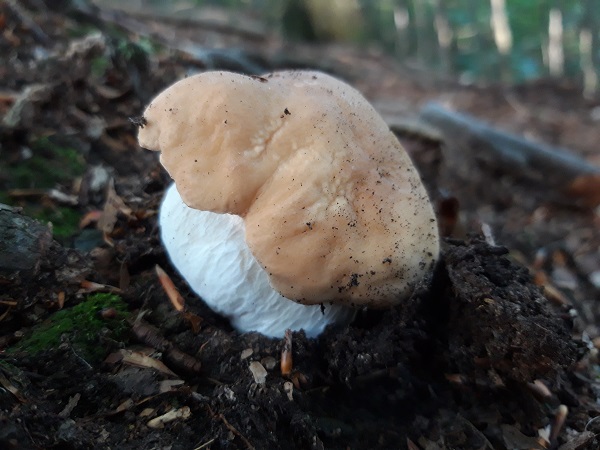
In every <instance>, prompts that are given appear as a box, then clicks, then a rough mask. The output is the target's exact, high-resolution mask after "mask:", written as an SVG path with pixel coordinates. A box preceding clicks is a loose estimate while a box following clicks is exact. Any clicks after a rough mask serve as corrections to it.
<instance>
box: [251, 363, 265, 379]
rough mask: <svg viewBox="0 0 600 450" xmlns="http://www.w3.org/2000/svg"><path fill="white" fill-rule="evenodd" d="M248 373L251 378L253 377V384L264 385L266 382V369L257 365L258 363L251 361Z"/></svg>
mask: <svg viewBox="0 0 600 450" xmlns="http://www.w3.org/2000/svg"><path fill="white" fill-rule="evenodd" d="M249 369H250V372H252V376H253V377H254V382H255V383H256V384H265V382H266V381H267V369H265V368H264V366H263V365H262V364H261V363H259V362H258V361H252V362H251V363H250V366H249Z"/></svg>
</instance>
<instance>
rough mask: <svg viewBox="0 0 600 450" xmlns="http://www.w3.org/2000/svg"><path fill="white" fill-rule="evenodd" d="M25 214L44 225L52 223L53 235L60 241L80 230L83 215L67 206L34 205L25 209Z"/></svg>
mask: <svg viewBox="0 0 600 450" xmlns="http://www.w3.org/2000/svg"><path fill="white" fill-rule="evenodd" d="M25 213H26V214H27V215H28V216H31V217H33V218H34V219H38V220H39V221H40V222H42V223H46V222H52V233H53V235H54V237H55V238H57V239H59V240H61V239H65V238H68V237H70V236H72V235H74V234H75V233H76V232H77V231H78V230H79V221H80V220H81V214H79V212H77V211H75V210H73V209H71V208H68V207H65V206H60V207H56V208H49V207H43V206H42V207H35V206H33V205H32V206H30V207H26V208H25Z"/></svg>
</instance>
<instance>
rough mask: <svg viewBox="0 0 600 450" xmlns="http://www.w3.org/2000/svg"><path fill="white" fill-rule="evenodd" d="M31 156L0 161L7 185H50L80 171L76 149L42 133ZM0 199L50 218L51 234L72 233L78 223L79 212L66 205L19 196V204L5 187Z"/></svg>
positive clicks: (81, 161) (0, 174) (80, 160)
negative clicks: (13, 161) (54, 204)
mask: <svg viewBox="0 0 600 450" xmlns="http://www.w3.org/2000/svg"><path fill="white" fill-rule="evenodd" d="M30 147H31V152H32V156H31V157H30V158H28V159H25V160H23V161H20V162H18V163H15V164H10V165H0V179H1V180H3V183H2V184H3V186H2V187H5V188H7V189H42V190H43V189H49V188H53V187H55V186H56V184H58V183H65V184H67V183H69V184H70V183H71V182H72V180H73V179H74V178H76V177H77V176H80V175H82V174H83V172H84V170H85V160H84V158H83V157H82V155H81V154H80V152H78V151H77V150H76V149H74V148H72V147H69V146H65V145H60V144H58V143H57V142H55V141H54V140H52V139H50V138H47V137H43V138H39V139H36V140H34V141H33V142H32V143H31V144H30ZM0 203H6V204H8V205H12V206H21V207H23V212H24V213H25V214H26V215H28V216H30V217H34V218H36V219H38V220H40V221H42V222H52V225H53V227H54V236H55V237H56V238H58V239H63V238H66V237H69V236H71V235H73V234H74V233H75V232H76V231H77V230H78V226H79V220H80V218H81V215H80V214H79V213H78V212H77V211H76V210H74V209H72V208H68V207H58V206H56V207H51V206H44V205H42V204H40V202H39V201H37V199H36V200H35V201H34V200H27V199H19V200H18V205H16V204H15V201H14V200H13V199H11V198H10V197H9V196H8V195H7V194H6V192H5V191H2V192H0Z"/></svg>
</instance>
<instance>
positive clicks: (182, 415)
mask: <svg viewBox="0 0 600 450" xmlns="http://www.w3.org/2000/svg"><path fill="white" fill-rule="evenodd" d="M191 415H192V411H191V410H190V407H189V406H184V407H182V408H179V409H172V410H171V411H169V412H168V413H166V414H163V415H162V416H158V417H155V418H154V419H152V420H150V421H148V423H147V425H148V427H150V428H155V429H160V428H164V426H165V424H166V423H169V422H173V421H174V420H179V419H181V420H186V419H189V418H190V416H191Z"/></svg>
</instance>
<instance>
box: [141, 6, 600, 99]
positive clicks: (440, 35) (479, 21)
mask: <svg viewBox="0 0 600 450" xmlns="http://www.w3.org/2000/svg"><path fill="white" fill-rule="evenodd" d="M132 3H136V4H137V6H138V7H139V8H147V7H151V8H158V9H162V10H163V11H164V12H167V11H168V10H171V11H174V12H176V13H180V14H186V12H187V11H189V10H192V9H197V8H198V7H203V8H205V9H209V8H221V9H227V10H228V11H229V12H230V17H231V18H232V20H235V21H239V22H243V21H244V20H253V21H257V20H258V21H261V22H262V23H263V24H265V26H266V27H267V28H268V29H269V31H274V32H277V33H280V34H281V36H284V37H285V38H287V39H289V40H301V41H309V42H332V41H333V42H350V43H355V44H359V45H364V46H379V47H380V48H382V49H383V50H385V51H386V52H388V53H389V54H390V55H393V56H394V57H396V58H397V59H398V60H400V61H402V62H403V63H405V64H412V65H417V66H420V67H423V68H427V69H431V70H435V71H436V73H438V74H439V75H440V76H452V77H459V78H460V79H461V80H462V81H465V82H470V81H481V80H483V81H503V82H509V83H512V82H522V81H525V80H529V79H532V78H540V77H547V76H550V77H559V78H560V77H567V78H570V79H574V80H577V81H579V82H581V83H582V85H583V86H584V93H586V94H593V93H595V92H596V91H597V73H598V69H599V68H600V64H599V59H600V57H599V56H600V55H599V51H600V49H599V47H598V37H599V35H598V33H599V31H598V30H600V1H599V0H579V1H578V0H181V1H161V0H137V1H133V2H132Z"/></svg>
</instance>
